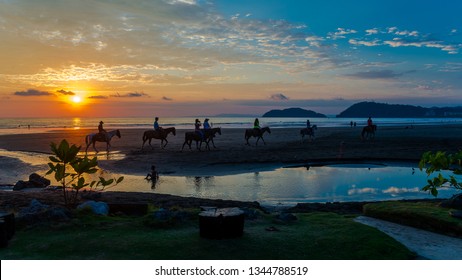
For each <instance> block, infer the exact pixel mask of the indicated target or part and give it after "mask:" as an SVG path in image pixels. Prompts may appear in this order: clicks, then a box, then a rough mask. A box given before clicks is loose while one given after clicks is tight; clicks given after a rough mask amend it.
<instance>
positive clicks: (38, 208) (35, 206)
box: [19, 199, 50, 216]
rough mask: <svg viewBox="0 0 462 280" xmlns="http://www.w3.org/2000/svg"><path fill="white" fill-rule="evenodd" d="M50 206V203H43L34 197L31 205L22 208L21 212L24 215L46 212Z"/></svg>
mask: <svg viewBox="0 0 462 280" xmlns="http://www.w3.org/2000/svg"><path fill="white" fill-rule="evenodd" d="M49 207H50V206H49V205H46V204H42V203H41V202H40V201H38V200H37V199H32V200H31V202H30V204H29V206H28V207H26V208H23V209H21V211H19V214H20V215H22V216H25V215H35V214H38V213H43V212H45V211H46V210H48V208H49Z"/></svg>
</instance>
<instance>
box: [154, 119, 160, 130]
mask: <svg viewBox="0 0 462 280" xmlns="http://www.w3.org/2000/svg"><path fill="white" fill-rule="evenodd" d="M154 130H155V131H159V132H161V131H162V127H161V126H159V117H156V118H155V119H154Z"/></svg>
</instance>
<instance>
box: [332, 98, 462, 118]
mask: <svg viewBox="0 0 462 280" xmlns="http://www.w3.org/2000/svg"><path fill="white" fill-rule="evenodd" d="M336 117H337V118H367V117H375V118H444V117H453V118H457V117H462V107H460V106H459V107H431V108H425V107H421V106H413V105H402V104H387V103H377V102H369V101H364V102H359V103H356V104H353V105H351V106H350V107H348V108H347V109H346V110H344V111H343V112H341V113H340V114H338V115H337V116H336Z"/></svg>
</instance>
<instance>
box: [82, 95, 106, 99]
mask: <svg viewBox="0 0 462 280" xmlns="http://www.w3.org/2000/svg"><path fill="white" fill-rule="evenodd" d="M87 98H89V99H108V98H109V97H107V96H106V95H92V96H88V97H87Z"/></svg>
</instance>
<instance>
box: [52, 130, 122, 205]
mask: <svg viewBox="0 0 462 280" xmlns="http://www.w3.org/2000/svg"><path fill="white" fill-rule="evenodd" d="M50 146H51V151H52V152H53V154H54V155H53V156H50V157H49V159H50V160H51V162H49V163H48V166H49V167H50V170H48V172H47V173H46V175H49V174H52V173H53V174H54V177H55V179H56V181H58V182H59V183H60V184H61V187H62V190H63V197H64V204H65V205H66V206H67V207H69V208H70V207H74V206H75V205H76V203H77V198H78V194H79V191H80V190H81V189H83V188H89V189H90V190H94V191H104V189H105V188H106V187H108V186H110V185H117V184H118V183H120V182H122V180H123V179H124V177H119V178H113V179H108V180H106V179H105V178H103V177H99V180H98V181H96V180H94V181H90V182H87V181H86V179H85V175H88V174H94V173H96V172H97V171H98V170H99V169H98V161H97V158H96V157H93V158H92V159H89V158H88V157H87V156H86V155H85V156H84V157H80V156H78V153H79V151H80V148H81V147H80V146H79V147H77V146H76V145H72V146H69V143H68V142H67V141H66V140H65V139H63V140H62V141H61V143H59V145H58V146H57V145H56V144H55V143H51V145H50Z"/></svg>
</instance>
